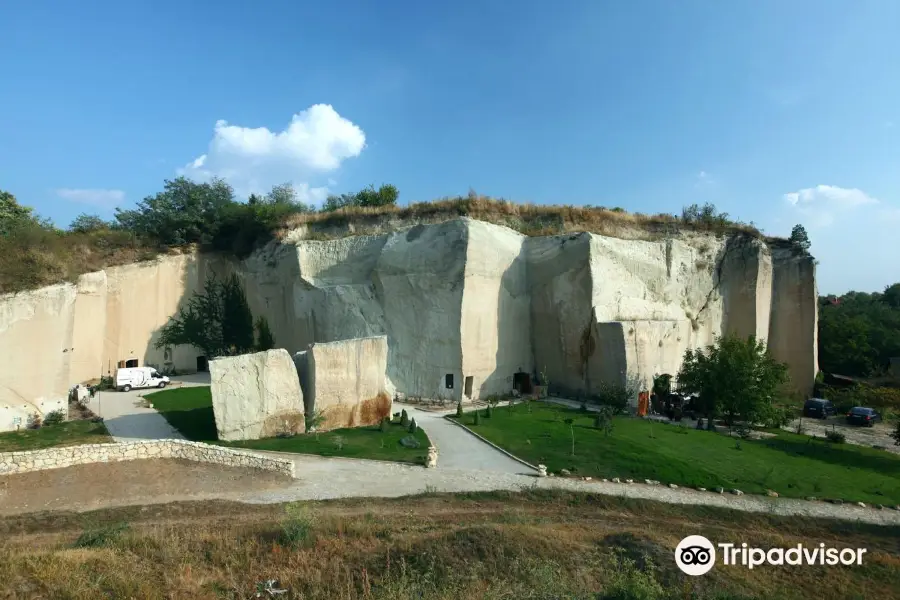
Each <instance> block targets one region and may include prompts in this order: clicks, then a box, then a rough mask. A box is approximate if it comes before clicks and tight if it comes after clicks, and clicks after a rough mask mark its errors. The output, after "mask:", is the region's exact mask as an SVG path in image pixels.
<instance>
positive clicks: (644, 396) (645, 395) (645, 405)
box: [637, 392, 650, 417]
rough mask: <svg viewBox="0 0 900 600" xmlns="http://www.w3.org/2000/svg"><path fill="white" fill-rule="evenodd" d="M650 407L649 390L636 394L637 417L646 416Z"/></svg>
mask: <svg viewBox="0 0 900 600" xmlns="http://www.w3.org/2000/svg"><path fill="white" fill-rule="evenodd" d="M649 409H650V392H641V393H640V394H638V410H637V414H638V416H639V417H646V416H647V413H648V412H649Z"/></svg>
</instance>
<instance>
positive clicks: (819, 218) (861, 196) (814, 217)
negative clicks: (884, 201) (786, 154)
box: [784, 184, 879, 227]
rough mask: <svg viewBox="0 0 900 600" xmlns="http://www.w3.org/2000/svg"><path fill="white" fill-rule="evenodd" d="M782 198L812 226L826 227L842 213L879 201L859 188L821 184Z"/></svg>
mask: <svg viewBox="0 0 900 600" xmlns="http://www.w3.org/2000/svg"><path fill="white" fill-rule="evenodd" d="M784 200H785V202H787V203H788V204H790V205H791V206H792V207H793V208H794V209H795V210H796V211H797V212H798V213H800V214H802V215H804V216H805V217H807V219H808V220H809V223H810V225H812V226H814V227H827V226H828V225H831V224H832V223H834V221H835V219H836V218H837V217H838V216H839V215H840V214H842V213H846V212H848V211H851V210H854V209H856V208H858V207H861V206H866V205H872V204H878V203H879V202H878V200H877V199H875V198H873V197H872V196H870V195H868V194H867V193H865V192H864V191H862V190H860V189H857V188H842V187H838V186H834V185H822V184H819V185H817V186H815V187H811V188H804V189H802V190H799V191H796V192H790V193H788V194H785V195H784Z"/></svg>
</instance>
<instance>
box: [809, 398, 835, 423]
mask: <svg viewBox="0 0 900 600" xmlns="http://www.w3.org/2000/svg"><path fill="white" fill-rule="evenodd" d="M833 414H836V411H835V409H834V404H832V403H831V402H830V401H829V400H823V399H822V398H810V399H809V400H807V401H806V404H804V405H803V416H804V417H814V418H816V419H827V418H828V417H829V415H833Z"/></svg>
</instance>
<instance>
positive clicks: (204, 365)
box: [197, 356, 209, 373]
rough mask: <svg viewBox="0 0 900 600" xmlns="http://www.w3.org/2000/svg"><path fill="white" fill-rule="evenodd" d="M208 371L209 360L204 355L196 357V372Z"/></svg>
mask: <svg viewBox="0 0 900 600" xmlns="http://www.w3.org/2000/svg"><path fill="white" fill-rule="evenodd" d="M207 371H209V361H208V360H206V357H205V356H198V357H197V372H198V373H206V372H207Z"/></svg>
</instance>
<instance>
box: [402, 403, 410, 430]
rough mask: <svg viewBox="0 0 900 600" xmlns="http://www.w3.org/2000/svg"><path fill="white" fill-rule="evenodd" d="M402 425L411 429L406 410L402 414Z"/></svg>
mask: <svg viewBox="0 0 900 600" xmlns="http://www.w3.org/2000/svg"><path fill="white" fill-rule="evenodd" d="M400 424H401V425H403V426H404V427H409V415H408V414H406V409H405V408H404V409H403V412H401V413H400Z"/></svg>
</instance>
